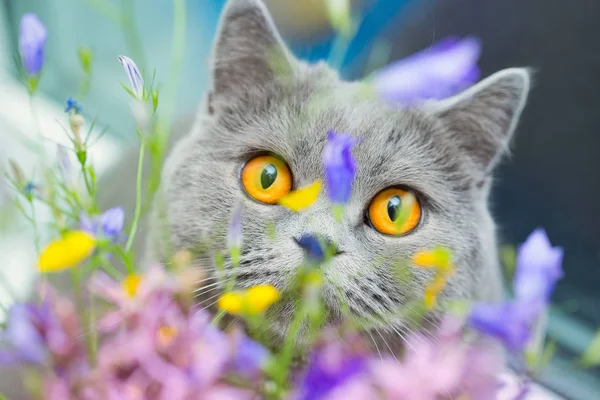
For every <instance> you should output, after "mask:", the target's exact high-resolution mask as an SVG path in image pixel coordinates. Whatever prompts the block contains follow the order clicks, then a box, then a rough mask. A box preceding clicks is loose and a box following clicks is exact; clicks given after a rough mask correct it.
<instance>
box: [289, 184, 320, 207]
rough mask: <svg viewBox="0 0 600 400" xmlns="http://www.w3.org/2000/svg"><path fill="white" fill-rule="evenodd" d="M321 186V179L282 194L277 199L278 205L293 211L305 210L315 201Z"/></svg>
mask: <svg viewBox="0 0 600 400" xmlns="http://www.w3.org/2000/svg"><path fill="white" fill-rule="evenodd" d="M322 186H323V184H322V183H321V181H319V180H317V181H315V182H314V183H312V184H310V185H308V186H305V187H303V188H300V189H298V190H294V191H293V192H290V193H288V194H286V195H285V196H283V197H282V198H281V199H280V200H279V205H280V206H283V207H286V208H289V209H290V210H292V211H295V212H300V211H302V210H305V209H307V208H309V207H310V206H312V205H313V203H314V202H315V201H317V199H318V198H319V194H320V193H321V187H322Z"/></svg>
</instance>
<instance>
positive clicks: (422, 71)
mask: <svg viewBox="0 0 600 400" xmlns="http://www.w3.org/2000/svg"><path fill="white" fill-rule="evenodd" d="M480 53H481V43H480V41H479V40H478V39H476V38H473V37H468V38H465V39H462V40H457V39H456V38H447V39H445V40H443V41H441V42H439V43H437V44H436V45H434V46H432V47H430V48H428V49H426V50H424V51H421V52H419V53H417V54H414V55H412V56H410V57H408V58H405V59H402V60H400V61H397V62H395V63H393V64H391V65H389V66H387V67H386V68H384V69H383V70H381V71H379V72H377V73H376V74H375V82H374V84H375V90H376V91H377V93H378V94H379V95H380V96H381V97H383V99H385V100H386V101H389V102H393V103H401V104H406V103H409V104H410V103H413V102H415V101H418V100H423V99H443V98H447V97H450V96H452V95H454V94H455V93H457V92H459V91H461V90H464V89H465V88H467V87H469V86H470V85H472V84H473V83H475V82H476V81H477V79H478V78H479V69H478V68H477V60H478V59H479V55H480Z"/></svg>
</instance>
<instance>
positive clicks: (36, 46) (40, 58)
mask: <svg viewBox="0 0 600 400" xmlns="http://www.w3.org/2000/svg"><path fill="white" fill-rule="evenodd" d="M46 37H47V32H46V27H45V26H44V24H43V23H42V21H40V19H39V18H38V16H37V15H35V14H33V13H27V14H25V15H23V17H22V18H21V26H20V33H19V52H20V54H21V60H22V61H23V67H24V68H25V71H26V72H27V74H29V75H31V76H34V75H38V74H39V73H40V72H41V70H42V67H43V66H44V48H45V46H46Z"/></svg>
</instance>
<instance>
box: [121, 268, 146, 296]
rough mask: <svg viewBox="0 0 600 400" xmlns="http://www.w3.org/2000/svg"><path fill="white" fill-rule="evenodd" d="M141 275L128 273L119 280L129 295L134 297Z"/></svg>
mask: <svg viewBox="0 0 600 400" xmlns="http://www.w3.org/2000/svg"><path fill="white" fill-rule="evenodd" d="M141 281H142V277H141V276H139V275H136V274H129V275H127V276H126V277H125V279H123V282H121V287H122V288H123V290H124V291H125V293H127V295H128V296H129V297H135V295H136V293H137V290H138V287H139V286H140V282H141Z"/></svg>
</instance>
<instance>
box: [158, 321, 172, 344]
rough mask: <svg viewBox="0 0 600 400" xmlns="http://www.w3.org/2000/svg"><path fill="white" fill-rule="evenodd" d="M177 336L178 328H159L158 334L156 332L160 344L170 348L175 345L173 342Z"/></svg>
mask: <svg viewBox="0 0 600 400" xmlns="http://www.w3.org/2000/svg"><path fill="white" fill-rule="evenodd" d="M176 336H177V328H175V327H172V326H169V325H164V326H161V327H160V328H158V332H156V338H157V339H158V342H159V343H160V344H162V345H163V346H168V345H170V344H171V343H173V340H174V339H175V337H176Z"/></svg>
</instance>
